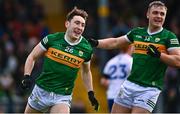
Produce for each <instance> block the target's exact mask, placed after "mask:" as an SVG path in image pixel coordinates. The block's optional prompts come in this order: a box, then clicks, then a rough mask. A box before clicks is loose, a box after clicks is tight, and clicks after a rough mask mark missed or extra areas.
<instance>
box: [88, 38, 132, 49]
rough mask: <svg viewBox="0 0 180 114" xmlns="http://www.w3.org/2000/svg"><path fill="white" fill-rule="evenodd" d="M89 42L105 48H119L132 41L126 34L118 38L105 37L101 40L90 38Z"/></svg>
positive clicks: (94, 45)
mask: <svg viewBox="0 0 180 114" xmlns="http://www.w3.org/2000/svg"><path fill="white" fill-rule="evenodd" d="M89 42H90V43H91V45H92V46H93V47H97V48H103V49H118V48H121V47H124V46H127V45H129V44H130V41H129V40H128V38H127V36H126V35H124V36H120V37H117V38H105V39H101V40H94V39H89Z"/></svg>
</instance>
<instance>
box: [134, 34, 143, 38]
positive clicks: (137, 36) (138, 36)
mask: <svg viewBox="0 0 180 114" xmlns="http://www.w3.org/2000/svg"><path fill="white" fill-rule="evenodd" d="M135 37H136V38H140V39H141V38H143V37H142V36H140V35H136V36H135Z"/></svg>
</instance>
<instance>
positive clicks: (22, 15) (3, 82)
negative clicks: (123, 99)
mask: <svg viewBox="0 0 180 114" xmlns="http://www.w3.org/2000/svg"><path fill="white" fill-rule="evenodd" d="M149 2H150V1H145V2H142V0H136V2H134V1H133V0H109V4H108V6H109V12H110V13H109V16H108V17H107V21H108V30H107V31H108V32H107V33H106V35H107V36H120V35H122V34H126V33H127V32H128V31H129V30H130V29H131V28H133V27H136V26H146V25H147V20H146V16H145V12H146V10H147V4H148V3H149ZM179 2H180V1H179V0H169V1H165V3H166V4H167V7H168V15H167V20H166V22H165V27H166V28H167V29H169V30H172V31H173V32H174V33H176V35H177V37H178V38H180V22H179V21H178V20H180V7H178V4H180V3H179ZM64 3H65V6H64V7H65V9H66V11H69V10H71V9H72V8H73V7H74V6H77V7H79V8H82V9H84V10H86V11H87V12H88V14H89V18H88V22H87V27H86V29H85V33H84V36H86V37H93V38H99V37H100V34H99V25H98V23H99V15H98V13H97V9H98V1H97V0H74V1H73V2H72V0H64ZM145 6H146V7H145ZM45 17H46V15H45V13H44V9H43V6H42V5H41V4H40V3H39V2H37V1H35V0H0V112H7V113H12V112H23V110H24V107H25V106H24V105H25V104H26V101H27V95H26V94H27V93H24V92H23V91H22V90H21V88H20V83H21V79H22V78H23V70H24V63H25V60H26V57H27V55H28V54H29V52H30V51H31V50H32V48H33V47H34V46H35V45H36V44H37V43H38V42H39V41H40V40H41V39H42V38H43V37H44V36H46V35H47V34H49V33H50V30H49V28H48V27H47V26H46V23H45V22H44V19H45ZM115 54H117V51H113V53H112V52H109V54H108V55H109V56H110V57H109V58H111V57H112V56H114V55H115ZM97 59H98V57H97ZM99 60H100V58H99ZM41 62H42V60H39V61H37V63H36V66H35V68H34V71H33V74H32V75H33V76H34V78H36V76H37V75H38V73H39V70H41ZM179 75H180V73H179V70H178V69H174V68H169V69H168V71H167V75H166V78H165V84H166V85H165V89H164V91H163V92H162V93H163V95H162V98H163V100H162V101H163V102H164V103H163V104H166V105H163V106H162V107H163V108H162V110H161V112H162V111H164V112H169V111H170V112H173V111H174V112H178V111H179V110H178V107H179V105H180V104H178V103H179V99H178V97H179V93H180V84H179V81H180V79H179V78H180V77H179ZM161 104H162V103H161ZM174 105H175V106H174ZM166 107H167V108H166ZM165 109H166V110H165ZM179 109H180V108H179ZM179 112H180V111H179Z"/></svg>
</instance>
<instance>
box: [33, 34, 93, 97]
mask: <svg viewBox="0 0 180 114" xmlns="http://www.w3.org/2000/svg"><path fill="white" fill-rule="evenodd" d="M41 47H42V48H43V49H45V50H46V53H45V57H44V64H43V69H42V73H41V74H40V76H39V77H38V78H37V79H36V84H37V85H38V86H40V87H41V88H43V89H45V90H46V91H49V92H54V93H56V94H63V95H69V94H71V93H72V90H73V88H74V81H75V79H76V78H77V73H78V70H79V69H80V67H81V65H82V63H83V62H88V61H90V59H91V56H92V52H93V51H92V47H91V45H90V44H89V43H88V41H87V40H86V39H85V38H84V37H81V38H80V40H79V42H78V43H77V44H75V45H72V44H70V43H68V41H67V40H66V39H65V33H60V32H58V33H54V34H50V35H48V36H46V37H45V38H43V39H42V40H41Z"/></svg>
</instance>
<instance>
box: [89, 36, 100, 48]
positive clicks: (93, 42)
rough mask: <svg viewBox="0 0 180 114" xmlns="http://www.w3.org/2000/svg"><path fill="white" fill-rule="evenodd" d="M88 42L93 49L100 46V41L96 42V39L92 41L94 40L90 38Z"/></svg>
mask: <svg viewBox="0 0 180 114" xmlns="http://www.w3.org/2000/svg"><path fill="white" fill-rule="evenodd" d="M87 40H88V42H89V43H90V44H91V46H92V47H97V46H98V44H99V41H98V40H95V39H92V38H89V39H87Z"/></svg>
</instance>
